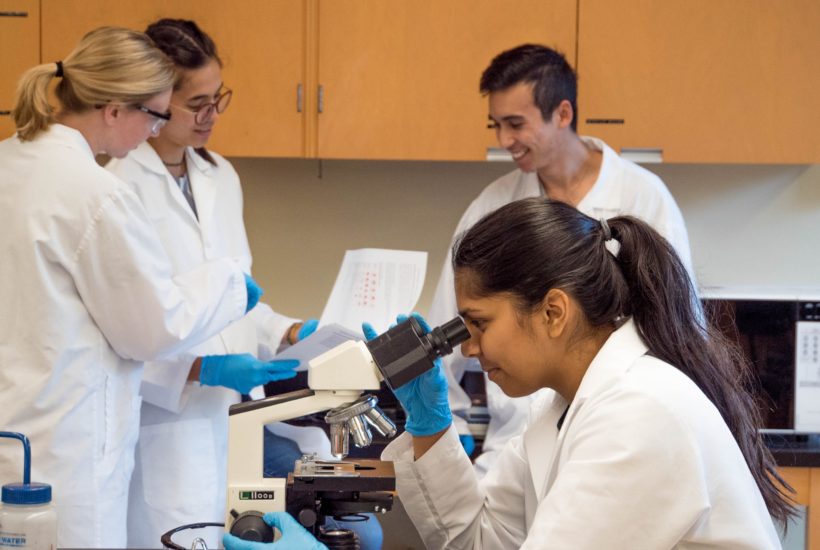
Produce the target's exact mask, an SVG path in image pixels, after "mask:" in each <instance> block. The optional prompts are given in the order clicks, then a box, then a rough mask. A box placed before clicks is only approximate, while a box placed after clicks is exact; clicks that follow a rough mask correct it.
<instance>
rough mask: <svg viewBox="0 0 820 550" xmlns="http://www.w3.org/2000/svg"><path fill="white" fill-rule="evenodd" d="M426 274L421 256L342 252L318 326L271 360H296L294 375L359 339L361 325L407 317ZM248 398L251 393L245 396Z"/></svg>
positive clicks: (379, 327) (378, 325)
mask: <svg viewBox="0 0 820 550" xmlns="http://www.w3.org/2000/svg"><path fill="white" fill-rule="evenodd" d="M426 271H427V252H416V251H409V250H384V249H379V248H364V249H361V250H348V251H347V252H346V253H345V257H344V260H343V261H342V266H341V268H340V269H339V274H338V275H337V276H336V283H335V284H334V285H333V290H332V291H331V293H330V298H328V301H327V304H326V305H325V310H324V312H323V313H322V317H321V319H320V321H319V328H318V329H317V330H316V332H314V333H313V334H311V335H310V336H308V337H307V338H305V339H304V340H302V341H300V342H297V343H296V344H294V345H292V346H290V347H288V348H285V349H284V350H282V352H281V353H279V354H277V355H276V359H298V360H299V361H300V362H301V365H300V366H299V368H297V369H296V370H297V371H300V370H305V369H307V367H308V362H309V361H310V360H311V359H313V358H314V357H318V356H319V355H321V354H323V353H324V352H326V351H328V350H330V349H332V348H334V347H336V346H338V345H339V344H341V343H342V342H345V341H347V340H363V339H364V336H363V334H362V322H364V321H367V322H368V323H370V324H371V325H373V327H374V328H375V329H376V331H378V332H380V333H381V332H384V331H385V330H387V329H388V328H390V325H391V324H393V323H395V322H396V316H397V315H399V314H400V313H410V312H412V311H413V308H414V307H415V305H416V302H418V299H419V296H420V295H421V290H422V287H423V286H424V276H425V273H426ZM251 395H252V396H253V394H251Z"/></svg>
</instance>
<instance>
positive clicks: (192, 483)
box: [107, 19, 330, 548]
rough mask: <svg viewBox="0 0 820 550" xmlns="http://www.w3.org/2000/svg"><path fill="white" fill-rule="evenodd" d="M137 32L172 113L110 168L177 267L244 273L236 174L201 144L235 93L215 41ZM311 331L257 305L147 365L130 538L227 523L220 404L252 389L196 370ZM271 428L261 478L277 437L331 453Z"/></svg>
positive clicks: (165, 30)
mask: <svg viewBox="0 0 820 550" xmlns="http://www.w3.org/2000/svg"><path fill="white" fill-rule="evenodd" d="M146 34H147V35H148V36H150V37H151V38H152V39H153V40H154V42H155V43H156V45H157V46H158V47H159V48H160V49H161V50H162V51H163V52H165V54H166V55H167V56H168V57H169V58H170V59H171V60H172V61H173V62H174V64H175V66H176V71H177V76H176V80H175V83H174V89H173V93H172V95H171V101H170V107H169V108H170V112H171V114H172V118H171V120H170V121H169V122H168V124H167V125H166V126H165V127H164V128H163V129H162V131H161V132H160V133H159V135H155V136H152V137H151V138H150V139H149V140H148V142H146V143H144V144H142V145H140V146H139V147H137V149H136V150H134V151H133V152H132V153H131V154H129V155H128V156H127V157H126V158H124V159H119V160H115V161H112V162H111V163H110V164H109V165H108V166H107V168H108V169H109V170H111V171H112V172H113V173H114V174H116V175H117V176H119V177H120V178H122V179H123V180H125V181H126V182H127V183H129V184H130V185H131V187H132V188H133V189H134V191H135V192H136V193H137V195H138V196H139V197H140V199H141V200H142V202H143V204H144V205H145V207H146V209H147V210H148V212H149V215H150V216H151V218H152V221H153V222H154V224H155V226H156V228H157V231H158V232H159V233H160V235H161V237H162V241H163V245H164V247H165V249H166V251H167V252H168V255H169V256H170V257H171V258H172V261H173V263H174V267H175V269H177V270H186V269H190V268H191V267H193V266H196V265H198V264H199V263H201V262H204V261H206V260H208V259H210V258H218V257H221V256H230V257H237V258H241V259H242V261H243V263H244V265H245V266H246V268H247V269H250V266H251V252H250V249H249V246H248V239H247V236H246V233H245V226H244V222H243V218H242V204H243V198H242V189H241V187H240V182H239V177H238V176H237V174H236V172H235V171H234V169H233V166H231V164H230V163H229V162H228V161H227V160H225V159H224V158H223V157H222V156H220V155H218V154H217V153H215V152H213V151H210V150H208V149H206V148H205V146H206V144H207V143H208V140H209V138H210V136H211V132H212V131H213V130H214V128H215V126H217V125H218V122H219V118H220V116H221V115H222V114H223V113H224V112H225V110H226V109H227V108H228V106H229V105H230V101H231V95H232V93H231V90H230V89H228V88H226V87H225V84H224V82H223V79H222V62H221V60H220V58H219V55H218V52H217V47H216V45H215V44H214V42H213V40H212V39H211V38H210V37H209V36H208V35H207V34H206V33H205V32H203V31H202V30H201V29H200V28H199V26H198V25H197V24H196V23H195V22H193V21H189V20H179V19H161V20H159V21H156V22H154V23H152V24H151V25H149V26H148V28H147V29H146ZM315 327H316V322H315V321H308V322H306V323H305V324H304V325H303V324H302V323H301V322H298V321H297V320H295V319H291V318H288V317H285V316H282V315H279V314H277V313H275V312H274V311H273V310H272V309H271V308H270V307H268V306H267V305H266V304H263V303H260V304H259V306H258V307H257V308H256V309H255V310H254V311H253V312H252V313H251V314H250V315H249V316H248V317H246V318H244V319H242V320H241V321H240V322H238V323H236V324H235V325H233V326H231V327H229V328H228V329H226V330H225V331H223V332H222V333H221V334H220V335H219V336H218V337H215V338H212V339H211V340H209V341H207V342H204V343H203V344H201V345H199V346H197V347H195V348H192V349H190V350H187V351H186V352H184V353H180V354H178V355H176V356H174V357H169V358H167V359H166V360H163V361H161V362H155V363H153V364H149V365H147V367H146V369H145V375H144V377H143V386H142V387H143V392H142V395H143V407H142V427H141V436H140V440H139V443H138V446H137V449H138V450H137V458H136V460H137V468H136V472H135V475H134V478H133V481H132V490H131V494H130V503H129V518H128V525H129V534H128V543H129V546H132V547H134V546H137V547H150V546H154V545H156V544H158V543H159V539H160V536H161V535H162V533H164V532H166V531H168V530H170V529H172V528H174V527H178V526H181V525H187V524H191V523H200V522H222V521H224V517H225V487H226V480H225V475H226V474H225V471H226V457H227V440H228V436H227V419H228V413H227V409H228V407H229V406H230V405H231V404H233V403H236V402H238V401H239V400H240V395H239V394H240V393H247V389H249V388H240V387H238V386H236V385H233V386H231V385H224V386H225V387H204V386H202V385H201V383H200V382H201V381H202V375H201V374H198V373H199V372H202V373H205V372H207V370H208V369H209V368H210V366H211V364H212V363H214V362H215V361H220V362H226V363H228V364H229V365H235V364H237V363H239V362H241V363H244V364H250V365H253V364H255V363H259V362H260V361H259V360H269V359H271V357H272V355H273V354H275V353H276V351H277V349H278V348H279V347H280V346H281V345H283V344H284V345H287V344H293V343H295V342H296V341H297V340H299V339H301V338H304V337H305V336H307V335H308V334H310V333H311V332H312V331H313V330H314V329H315ZM239 354H242V355H239ZM257 358H258V359H257ZM271 429H272V430H275V431H277V433H278V434H279V435H275V434H274V433H271V431H270V430H265V438H266V454H267V455H268V456H267V458H266V461H265V464H266V470H267V469H269V468H270V466H271V463H275V464H274V466H277V467H274V468H273V471H271V472H266V473H267V474H269V475H271V474H273V475H276V476H277V477H281V476H284V475H286V472H287V471H292V470H293V464H294V461H295V460H297V459H298V458H299V457H300V456H301V451H300V448H299V446H297V443H296V442H294V441H292V440H291V439H288V438H287V437H284V436H292V437H296V438H298V439H299V440H300V444H301V447H302V450H304V451H306V452H308V451H315V452H320V453H324V454H325V455H326V456H327V457H328V458H329V457H330V455H329V451H330V444H329V441H328V438H327V436H326V435H325V433H324V432H323V431H322V430H321V429H319V428H309V427H304V428H297V427H293V426H288V425H285V424H282V423H277V424H275V425H272V426H271ZM283 435H284V436H283ZM259 436H260V437H262V436H263V434H262V432H261V431H260V434H259ZM261 474H262V473H261V472H260V475H261ZM186 535H187V536H188V537H189V538H190V539H193V538H194V537H204V538H205V541H206V543H207V544H208V546H209V547H211V548H216V547H218V546H219V544H220V542H221V535H220V532H219V531H217V530H216V529H211V532H208V533H204V532H203V531H202V530H197V531H193V530H191V531H187V532H180V533H179V534H177V535H176V537H175V541H177V543H178V544H181V545H183V546H186V547H187V546H190V545H191V542H192V540H185V536H186Z"/></svg>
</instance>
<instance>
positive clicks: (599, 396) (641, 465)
mask: <svg viewBox="0 0 820 550" xmlns="http://www.w3.org/2000/svg"><path fill="white" fill-rule="evenodd" d="M646 351H647V348H646V346H645V345H644V343H643V342H642V341H641V339H640V337H639V336H638V333H637V330H636V328H635V326H634V324H633V322H632V321H631V320H629V321H627V322H626V323H625V324H624V325H623V326H622V327H621V328H620V329H618V330H617V331H615V332H614V333H613V334H612V335H611V336H610V337H609V339H608V340H607V341H606V343H605V344H604V346H603V347H602V348H601V350H600V351H599V352H598V354H597V355H596V357H595V358H594V359H593V361H592V363H591V364H590V366H589V369H588V370H587V372H586V374H585V375H584V378H583V380H582V381H581V385H580V387H579V388H578V392H577V393H576V396H575V398H574V399H573V401H572V403H571V404H570V405H569V409H567V402H566V401H565V400H564V399H563V398H562V397H561V396H559V395H558V394H557V393H555V392H553V391H552V390H546V391H545V392H544V393H543V395H542V397H541V398H540V399H539V400H538V401H537V402H536V404H535V405H534V406H533V409H532V417H531V419H530V425H529V426H528V428H527V430H526V431H525V433H524V434H523V436H516V437H515V438H513V439H512V440H511V441H510V442H508V444H507V445H506V446H505V447H504V449H503V450H502V451H501V453H500V455H499V457H498V460H497V461H496V463H495V464H494V465H493V467H492V468H491V470H490V471H489V473H488V474H487V475H486V476H485V477H484V478H483V479H482V480H481V481H479V479H478V476H477V474H476V472H475V471H474V470H473V468H471V467H470V461H469V459H468V458H467V456H466V455H465V453H464V452H463V450H462V449H461V446H460V444H459V441H458V437H457V433H456V430H455V428H454V427H452V426H451V428H450V429H449V430H448V432H446V433H445V435H444V436H443V437H442V438H441V439H440V440H439V441H438V442H436V444H435V445H434V446H433V447H432V448H431V449H430V450H428V451H427V453H425V454H424V455H423V456H422V457H421V458H420V459H419V460H417V461H414V460H413V450H412V439H411V437H409V436H408V435H407V434H402V436H401V437H400V438H399V439H397V440H396V441H394V442H392V443H391V444H390V445H389V446H388V447H387V449H385V451H384V453H383V454H382V459H383V460H394V461H395V468H396V485H397V490H398V494H399V498H401V501H402V503H403V504H404V507H405V509H406V510H407V513H408V515H409V516H410V518H411V519H412V521H413V523H414V524H415V526H416V527H417V528H418V530H419V533H420V535H421V537H422V539H423V540H424V541H425V544H426V545H427V548H429V549H433V548H447V549H448V550H457V549H466V548H474V549H482V550H495V549H499V550H502V549H503V550H506V549H509V548H521V549H522V550H524V549H526V550H534V549H544V550H546V549H558V550H564V549H568V548H571V549H573V550H585V549H589V550H599V549H601V548H611V549H615V550H617V549H625V550H626V549H628V550H641V549H647V550H658V549H661V548H678V549H682V550H684V549H696V548H714V549H717V548H725V549H727V550H729V549H731V550H743V549H747V550H750V549H772V548H780V543H779V541H778V537H777V533H776V532H775V529H774V525H773V524H772V520H771V517H770V516H769V514H768V511H767V509H766V506H765V503H764V502H763V498H762V496H761V495H760V492H759V490H758V488H757V485H756V484H755V481H754V479H753V477H752V475H751V472H750V471H749V469H748V467H747V466H746V462H745V460H744V458H743V455H742V454H741V452H740V449H739V448H738V446H737V444H736V443H735V440H734V438H733V437H732V434H731V432H730V431H729V429H728V427H727V426H726V424H725V423H724V422H723V419H722V418H721V416H720V413H719V412H718V410H717V409H716V408H715V407H714V406H713V405H712V403H711V402H710V401H709V400H708V399H707V398H706V396H705V395H704V394H703V393H702V392H701V391H700V390H699V389H698V388H697V386H696V385H695V384H694V383H693V382H692V381H691V380H690V379H689V378H688V377H687V376H686V375H684V374H683V373H681V372H680V371H679V370H677V369H676V368H674V367H672V366H670V365H668V364H666V363H664V362H663V361H660V360H659V359H655V358H653V357H651V356H649V355H646ZM565 410H566V411H567V414H566V416H565V419H564V422H563V425H562V427H561V429H560V430H559V429H558V427H557V423H558V420H559V418H560V417H561V415H562V413H563V412H564V411H565Z"/></svg>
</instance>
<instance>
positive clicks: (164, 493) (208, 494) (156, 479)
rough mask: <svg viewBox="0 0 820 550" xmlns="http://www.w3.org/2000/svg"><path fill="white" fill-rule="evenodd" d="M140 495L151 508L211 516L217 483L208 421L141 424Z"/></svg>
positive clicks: (211, 430)
mask: <svg viewBox="0 0 820 550" xmlns="http://www.w3.org/2000/svg"><path fill="white" fill-rule="evenodd" d="M139 468H140V474H141V476H142V488H143V497H144V498H145V502H146V504H147V505H148V506H149V507H150V508H152V509H154V510H167V511H170V510H174V511H175V512H176V513H181V514H183V515H185V516H187V517H192V518H205V519H206V520H207V519H208V518H210V517H211V516H212V513H213V512H212V510H213V508H214V507H215V506H216V505H217V504H216V503H217V502H218V500H219V499H218V497H219V494H220V492H221V491H224V487H220V486H219V481H218V476H217V460H216V452H215V449H214V430H213V426H212V424H211V421H210V420H207V419H202V418H196V419H190V420H179V421H175V422H168V423H164V424H154V425H151V426H143V427H142V429H141V430H140V440H139Z"/></svg>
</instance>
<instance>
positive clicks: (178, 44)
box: [145, 19, 222, 165]
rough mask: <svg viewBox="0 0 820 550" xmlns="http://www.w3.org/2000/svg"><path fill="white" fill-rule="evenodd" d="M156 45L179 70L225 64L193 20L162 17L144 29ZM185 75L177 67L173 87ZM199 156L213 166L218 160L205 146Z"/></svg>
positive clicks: (199, 148) (197, 150) (175, 87)
mask: <svg viewBox="0 0 820 550" xmlns="http://www.w3.org/2000/svg"><path fill="white" fill-rule="evenodd" d="M145 34H147V35H148V36H149V37H150V38H151V40H153V41H154V44H156V46H157V48H159V49H160V50H162V51H163V53H165V55H167V56H168V57H169V58H170V59H171V61H173V62H174V65H175V66H176V67H177V69H186V70H190V69H200V68H202V67H204V66H205V65H207V64H208V62H209V61H211V60H214V61H216V62H217V63H218V64H219V66H220V67H221V66H222V60H221V59H220V58H219V54H218V53H217V51H216V44H215V43H214V41H213V40H212V39H211V37H210V36H208V35H207V34H206V33H205V32H204V31H203V30H202V29H200V28H199V25H197V24H196V23H195V22H194V21H190V20H188V19H160V20H159V21H156V22H154V23H151V24H150V25H148V28H147V29H145ZM182 79H183V74H182V72H181V71H179V70H177V79H176V82H175V83H174V90H178V89H179V87H180V86H181V85H182ZM196 152H197V153H199V156H201V157H202V158H204V159H205V160H207V161H208V162H210V163H211V164H213V165H216V161H215V160H214V158H213V156H212V155H211V154H210V153H209V152H208V150H207V149H205V148H204V147H198V148H197V149H196Z"/></svg>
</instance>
